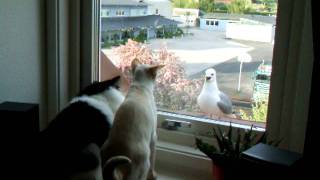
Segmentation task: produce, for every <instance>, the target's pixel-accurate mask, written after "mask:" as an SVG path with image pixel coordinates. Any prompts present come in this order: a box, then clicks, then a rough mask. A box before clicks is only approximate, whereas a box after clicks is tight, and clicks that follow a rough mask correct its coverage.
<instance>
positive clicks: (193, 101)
mask: <svg viewBox="0 0 320 180" xmlns="http://www.w3.org/2000/svg"><path fill="white" fill-rule="evenodd" d="M151 16H152V15H150V16H149V15H147V16H143V17H135V18H140V20H139V23H138V24H135V23H136V22H137V21H135V23H132V21H130V19H132V18H130V17H128V18H126V19H123V21H121V22H117V23H118V24H117V26H118V27H121V29H119V30H118V31H117V32H118V37H119V38H117V39H114V40H111V41H109V42H108V43H105V45H104V46H102V47H101V48H102V52H103V53H104V54H105V55H106V56H107V57H108V58H109V59H110V60H111V61H112V62H114V64H115V65H116V66H117V65H119V62H117V61H118V60H120V59H121V58H122V57H141V58H143V57H146V56H148V54H149V55H150V54H152V57H153V58H154V59H155V60H157V61H160V60H161V59H160V56H159V54H157V52H160V51H161V52H164V54H162V55H161V56H165V57H167V58H165V59H164V60H163V61H165V60H168V61H165V62H164V63H167V67H169V69H167V70H166V71H164V72H162V73H163V74H161V75H160V78H162V79H160V83H161V82H162V83H163V84H162V85H163V86H157V91H155V96H156V99H157V106H158V110H159V122H158V123H159V124H158V126H159V127H162V130H164V131H165V132H166V130H167V129H170V128H173V129H175V128H176V129H178V131H179V132H183V133H187V134H188V133H191V134H201V135H204V136H205V135H206V134H207V133H208V131H210V128H211V127H214V126H216V125H228V122H230V121H231V122H232V123H233V125H234V126H237V127H240V128H249V127H250V125H251V124H255V126H256V130H258V131H263V130H264V127H265V121H266V114H267V112H268V109H260V110H261V112H263V113H262V115H260V116H259V117H258V118H259V119H252V117H253V113H254V112H253V111H252V106H254V103H253V102H254V99H259V98H254V97H253V94H254V91H255V89H259V88H255V87H254V84H255V82H256V81H257V82H258V81H259V78H260V76H258V77H257V78H258V79H255V76H254V73H255V71H256V70H257V69H258V67H259V65H261V64H263V63H270V64H271V63H272V59H273V43H272V39H273V37H272V34H274V32H269V33H261V32H267V31H257V29H256V27H252V26H250V24H243V22H240V23H239V22H234V23H230V24H231V25H233V26H230V27H228V25H229V24H227V25H226V27H224V26H221V28H219V29H217V30H216V29H205V28H203V29H202V27H204V26H203V24H204V25H210V24H211V22H210V20H206V19H201V20H200V23H201V24H200V27H195V28H193V27H192V28H190V27H180V26H178V24H176V25H175V24H174V23H175V22H174V21H170V20H171V19H169V18H167V19H153V22H152V23H151V24H148V22H149V21H148V20H149V19H148V18H150V17H151ZM159 18H165V17H162V16H161V17H159ZM270 19H273V22H274V23H275V17H273V16H270ZM165 22H171V23H168V24H167V23H165ZM216 24H217V25H219V19H217V20H216V21H215V22H213V25H216ZM243 25H245V26H243ZM275 25H276V24H270V26H271V27H272V26H275ZM150 26H152V27H156V28H155V29H151V28H150ZM101 27H104V28H105V29H101V36H102V38H103V37H104V36H110V34H114V33H115V29H108V27H114V24H109V26H108V24H102V26H101ZM244 27H250V28H249V29H246V30H245V33H244V31H243V30H241V31H239V30H240V29H243V28H244ZM223 28H226V29H223ZM230 30H232V31H230ZM181 32H182V33H183V35H181ZM256 32H259V33H258V34H257V33H256ZM253 35H254V36H255V35H261V37H267V36H268V37H270V41H269V42H265V41H263V40H261V39H259V38H258V39H252V38H253ZM269 35H270V36H269ZM177 37H179V38H177ZM225 37H226V38H225ZM256 37H257V36H256ZM256 37H255V38H256ZM104 39H107V38H104ZM268 39H269V38H268ZM260 41H261V42H260ZM159 42H166V48H164V49H161V48H162V43H159ZM126 43H129V45H130V46H131V47H134V48H136V50H139V48H143V50H144V51H135V52H144V53H146V54H136V55H133V54H130V53H131V52H129V51H127V50H126V51H122V50H121V48H126V46H119V45H120V44H124V45H126ZM160 44H161V45H160ZM134 48H133V49H134ZM117 52H122V53H123V54H117ZM173 53H174V54H173ZM243 54H249V57H250V58H248V59H242V58H240V57H242V55H243ZM262 57H263V58H262ZM170 58H171V59H170ZM174 58H176V59H174ZM241 62H242V63H241ZM241 64H242V65H241ZM231 65H232V67H231ZM240 65H241V66H242V69H241V71H240V67H241V66H240ZM210 67H214V68H215V69H216V72H217V74H216V76H217V84H218V87H219V89H220V90H221V91H223V92H225V94H227V95H228V96H229V97H230V98H231V100H232V103H233V111H234V114H233V115H235V116H236V118H229V117H215V116H211V117H210V116H209V115H208V114H204V113H203V112H201V109H200V107H199V104H198V103H197V97H198V96H199V94H200V93H201V90H202V87H203V83H204V82H205V78H204V72H205V70H206V69H208V68H210ZM172 69H173V71H171V70H172ZM240 72H241V73H240ZM124 73H126V72H124ZM172 73H175V74H172ZM240 74H241V76H240ZM268 81H269V80H268ZM271 83H272V78H271ZM168 84H169V85H168ZM256 84H257V85H259V83H256ZM261 89H263V90H265V89H264V88H261ZM263 92H265V91H263ZM258 94H259V93H258ZM260 94H261V93H260ZM265 95H266V100H268V98H267V97H268V96H269V92H268V91H267V93H266V94H265ZM263 98H265V97H263ZM267 107H268V106H267ZM255 117H257V116H255ZM252 120H253V121H252ZM190 124H191V128H190V126H189V125H190ZM168 125H169V126H168ZM172 126H173V127H172Z"/></svg>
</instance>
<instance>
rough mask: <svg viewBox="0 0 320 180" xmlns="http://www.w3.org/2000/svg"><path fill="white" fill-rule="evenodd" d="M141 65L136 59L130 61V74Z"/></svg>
mask: <svg viewBox="0 0 320 180" xmlns="http://www.w3.org/2000/svg"><path fill="white" fill-rule="evenodd" d="M139 64H141V63H140V62H139V60H138V59H137V58H135V59H134V60H132V62H131V69H132V72H134V71H135V70H136V67H137V66H138V65H139Z"/></svg>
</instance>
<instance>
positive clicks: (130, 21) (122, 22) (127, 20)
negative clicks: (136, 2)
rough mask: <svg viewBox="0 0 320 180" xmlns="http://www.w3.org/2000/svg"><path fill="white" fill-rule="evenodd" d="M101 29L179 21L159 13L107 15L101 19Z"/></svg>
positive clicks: (159, 24)
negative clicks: (122, 15)
mask: <svg viewBox="0 0 320 180" xmlns="http://www.w3.org/2000/svg"><path fill="white" fill-rule="evenodd" d="M101 24H102V31H112V30H120V29H128V28H141V27H154V26H162V25H177V24H180V22H178V21H175V20H171V19H168V18H165V17H163V16H160V15H148V16H134V17H107V18H102V19H101Z"/></svg>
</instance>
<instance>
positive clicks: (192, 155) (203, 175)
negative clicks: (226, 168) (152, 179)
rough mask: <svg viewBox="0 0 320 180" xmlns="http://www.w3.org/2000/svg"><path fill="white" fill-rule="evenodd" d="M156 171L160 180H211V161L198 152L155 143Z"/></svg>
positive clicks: (168, 144) (161, 142)
mask: <svg viewBox="0 0 320 180" xmlns="http://www.w3.org/2000/svg"><path fill="white" fill-rule="evenodd" d="M195 164H196V166H195ZM156 170H157V172H158V174H159V178H158V179H160V180H162V179H163V180H164V179H166V180H168V179H170V180H178V179H184V180H198V179H212V173H211V160H210V159H208V158H207V157H206V156H205V155H204V154H202V153H201V152H200V151H199V150H197V149H195V148H192V147H187V146H182V145H177V144H173V143H167V142H163V141H159V142H158V143H157V152H156Z"/></svg>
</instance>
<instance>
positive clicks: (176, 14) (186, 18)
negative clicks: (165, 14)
mask: <svg viewBox="0 0 320 180" xmlns="http://www.w3.org/2000/svg"><path fill="white" fill-rule="evenodd" d="M172 18H173V19H174V20H176V21H179V22H181V23H182V24H180V26H183V27H185V26H197V19H198V18H199V9H187V8H173V12H172Z"/></svg>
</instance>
